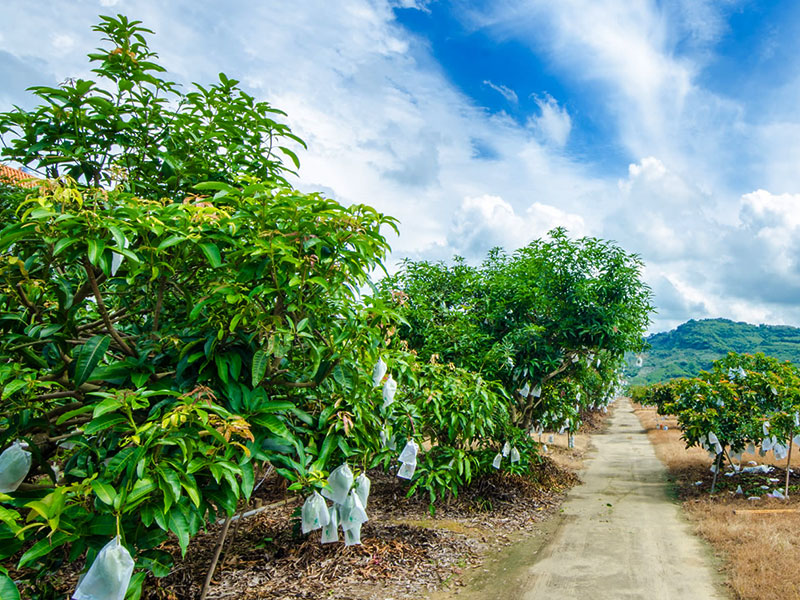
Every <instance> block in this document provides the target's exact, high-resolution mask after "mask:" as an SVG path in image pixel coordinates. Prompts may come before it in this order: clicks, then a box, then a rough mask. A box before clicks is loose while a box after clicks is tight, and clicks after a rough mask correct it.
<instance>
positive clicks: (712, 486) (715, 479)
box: [710, 452, 722, 494]
mask: <svg viewBox="0 0 800 600" xmlns="http://www.w3.org/2000/svg"><path fill="white" fill-rule="evenodd" d="M720 462H722V452H720V453H719V454H717V468H716V469H714V479H712V480H711V492H710V493H711V494H713V493H714V488H716V487H717V475H719V463H720Z"/></svg>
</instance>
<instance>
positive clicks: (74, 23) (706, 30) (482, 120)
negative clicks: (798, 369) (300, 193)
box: [0, 0, 800, 331]
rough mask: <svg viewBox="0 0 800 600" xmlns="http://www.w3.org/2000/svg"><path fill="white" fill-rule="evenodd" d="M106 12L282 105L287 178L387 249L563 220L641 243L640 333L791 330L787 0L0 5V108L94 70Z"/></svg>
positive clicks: (452, 249) (81, 0)
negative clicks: (362, 216) (647, 323)
mask: <svg viewBox="0 0 800 600" xmlns="http://www.w3.org/2000/svg"><path fill="white" fill-rule="evenodd" d="M117 12H122V13H125V14H126V15H128V16H129V17H132V18H138V19H141V20H143V21H144V22H145V24H146V25H147V26H149V27H150V28H151V29H153V30H155V31H156V35H155V37H154V38H153V39H152V42H151V46H152V47H153V48H154V49H155V50H156V51H157V52H158V53H159V54H160V60H161V62H162V63H163V64H164V65H165V66H166V67H167V68H168V69H169V71H170V74H171V76H172V77H173V78H174V79H175V80H177V81H179V82H181V83H183V84H184V85H187V86H188V85H190V82H192V81H198V82H201V83H202V82H210V81H213V80H214V79H215V78H216V74H217V73H218V72H220V71H224V72H225V73H227V74H228V75H229V76H232V77H236V78H238V79H241V80H242V82H243V85H244V86H245V87H246V88H247V89H248V91H249V92H251V93H252V94H254V95H255V96H257V97H258V98H260V99H264V100H267V101H269V102H271V103H272V104H273V105H274V106H276V107H278V108H281V109H283V110H284V111H286V112H287V113H288V115H289V116H288V121H289V123H290V124H291V126H292V127H293V129H294V130H295V132H296V133H298V134H299V135H300V136H301V137H302V138H303V139H305V140H306V141H307V142H308V145H309V149H308V151H304V152H302V153H301V156H300V158H301V169H300V173H299V178H298V180H297V181H296V184H297V185H298V186H300V187H301V188H302V189H306V190H320V191H322V192H324V193H326V194H328V195H329V196H331V197H333V198H335V199H337V200H339V201H341V202H344V203H355V202H364V203H368V204H372V205H374V206H376V207H377V208H378V209H379V210H381V211H383V212H386V213H389V214H391V215H394V216H396V217H398V218H399V219H400V221H401V235H400V236H399V237H397V238H395V237H392V246H393V254H392V256H391V257H390V260H389V262H390V264H394V263H395V261H397V260H399V259H400V258H402V257H411V258H415V259H422V258H425V259H434V260H438V259H447V258H450V257H452V256H453V254H460V255H462V256H465V257H467V258H468V259H469V260H472V261H477V260H479V259H480V258H481V256H483V255H484V254H485V252H486V251H487V250H488V249H489V248H491V247H492V246H495V245H502V246H505V247H507V248H509V249H513V248H517V247H520V246H522V245H524V244H525V243H527V242H529V241H530V240H532V239H534V238H536V237H540V236H542V235H544V234H545V233H546V232H547V231H548V230H549V229H551V228H553V227H556V226H564V227H566V228H567V229H568V230H569V231H570V233H571V234H572V235H575V236H581V235H594V236H599V237H604V238H610V239H614V240H616V241H617V242H619V243H620V244H621V245H622V246H623V247H624V248H626V249H627V250H629V251H632V252H636V253H638V254H640V255H641V256H642V257H643V259H644V260H645V262H646V265H647V267H646V270H645V278H646V280H647V281H648V283H649V284H650V285H651V286H652V288H653V290H654V292H655V300H656V304H657V306H658V314H657V315H656V316H655V321H654V323H653V326H652V330H653V331H659V330H664V329H667V328H671V327H674V326H675V325H677V324H679V323H681V322H683V321H685V320H686V319H689V318H704V317H718V316H719V317H727V318H732V319H736V320H745V321H749V322H754V323H788V324H793V325H800V303H798V300H800V178H798V167H800V102H798V98H800V53H798V52H797V41H796V40H798V39H800V4H798V3H796V2H788V1H771V2H766V1H764V2H755V1H745V0H741V1H740V0H715V1H710V0H670V1H660V2H659V1H655V0H638V1H635V2H632V1H630V0H559V1H558V2H553V1H552V0H493V1H491V2H489V1H485V2H467V1H460V0H451V1H446V0H305V1H303V2H281V1H278V0H265V1H262V2H258V3H256V2H245V1H241V0H240V1H237V0H232V1H230V2H227V3H225V5H224V9H223V8H222V5H221V4H220V3H219V2H214V1H212V0H172V1H170V2H156V1H155V0H74V1H72V2H69V3H67V2H59V1H57V0H40V1H39V2H37V3H36V4H35V5H31V3H30V2H27V1H23V0H5V1H4V4H3V13H4V14H3V17H4V18H3V24H2V25H0V82H2V83H0V110H4V109H6V108H9V107H10V106H11V104H14V103H16V104H22V105H25V106H30V105H31V99H30V96H29V95H28V94H26V93H25V92H24V88H25V87H26V86H28V85H36V84H45V85H52V84H57V83H58V82H59V81H62V80H63V79H64V78H65V77H75V76H78V77H79V76H87V75H88V69H87V63H86V60H85V54H86V53H87V52H88V51H90V50H91V49H92V48H94V47H95V46H97V45H98V43H99V40H98V39H97V36H96V34H94V33H92V32H91V25H92V24H93V23H95V22H96V20H97V15H98V14H109V13H112V14H113V13H117Z"/></svg>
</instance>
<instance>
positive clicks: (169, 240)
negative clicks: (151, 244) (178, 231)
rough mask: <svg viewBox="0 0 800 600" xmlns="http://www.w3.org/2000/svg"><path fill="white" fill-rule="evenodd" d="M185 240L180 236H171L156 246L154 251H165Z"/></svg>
mask: <svg viewBox="0 0 800 600" xmlns="http://www.w3.org/2000/svg"><path fill="white" fill-rule="evenodd" d="M185 239H186V238H185V237H184V236H182V235H171V236H169V237H168V238H167V239H165V240H164V241H163V242H161V243H160V244H159V245H158V246H156V250H166V249H167V248H169V247H170V246H174V245H175V244H179V243H180V242H182V241H184V240H185Z"/></svg>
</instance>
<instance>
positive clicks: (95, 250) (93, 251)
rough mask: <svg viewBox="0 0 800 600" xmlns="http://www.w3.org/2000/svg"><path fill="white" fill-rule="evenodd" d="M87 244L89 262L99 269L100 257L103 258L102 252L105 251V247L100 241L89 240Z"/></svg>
mask: <svg viewBox="0 0 800 600" xmlns="http://www.w3.org/2000/svg"><path fill="white" fill-rule="evenodd" d="M87 244H88V247H89V262H90V263H92V264H93V265H94V266H95V267H99V266H100V257H101V256H103V251H104V250H105V249H106V245H105V244H104V243H103V242H101V241H100V240H89V241H88V242H87Z"/></svg>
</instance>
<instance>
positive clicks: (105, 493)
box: [91, 480, 117, 506]
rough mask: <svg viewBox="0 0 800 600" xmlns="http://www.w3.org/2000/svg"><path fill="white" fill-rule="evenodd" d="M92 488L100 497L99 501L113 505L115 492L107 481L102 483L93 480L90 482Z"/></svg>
mask: <svg viewBox="0 0 800 600" xmlns="http://www.w3.org/2000/svg"><path fill="white" fill-rule="evenodd" d="M91 486H92V490H93V491H94V493H95V494H96V495H97V497H98V498H100V501H101V502H104V503H105V504H108V505H109V506H113V505H114V498H116V497H117V492H116V491H114V488H113V487H111V486H110V485H109V484H107V483H103V482H102V481H97V480H94V481H92V483H91Z"/></svg>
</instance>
